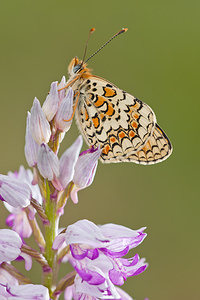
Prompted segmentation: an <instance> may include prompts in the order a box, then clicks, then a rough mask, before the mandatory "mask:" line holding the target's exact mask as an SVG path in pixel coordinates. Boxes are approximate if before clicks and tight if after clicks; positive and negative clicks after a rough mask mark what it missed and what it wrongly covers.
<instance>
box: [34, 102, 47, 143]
mask: <svg viewBox="0 0 200 300" xmlns="http://www.w3.org/2000/svg"><path fill="white" fill-rule="evenodd" d="M30 126H31V132H32V135H33V138H34V140H35V141H36V142H37V143H38V144H39V145H40V144H42V143H48V142H49V139H50V136H51V128H50V125H49V122H48V121H47V119H46V116H45V114H44V112H43V110H42V108H41V106H40V102H39V100H38V99H37V98H35V99H34V101H33V106H32V108H31V120H30Z"/></svg>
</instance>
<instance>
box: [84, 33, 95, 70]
mask: <svg viewBox="0 0 200 300" xmlns="http://www.w3.org/2000/svg"><path fill="white" fill-rule="evenodd" d="M94 31H95V28H91V29H90V32H89V35H88V39H87V42H86V45H85V51H84V54H83V59H82V64H83V62H84V59H85V55H86V51H87V46H88V42H89V39H90V36H91V34H92V33H93V32H94Z"/></svg>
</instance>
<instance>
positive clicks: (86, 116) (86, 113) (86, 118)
mask: <svg viewBox="0 0 200 300" xmlns="http://www.w3.org/2000/svg"><path fill="white" fill-rule="evenodd" d="M88 119H89V116H88V112H87V110H86V109H85V120H86V121H88Z"/></svg>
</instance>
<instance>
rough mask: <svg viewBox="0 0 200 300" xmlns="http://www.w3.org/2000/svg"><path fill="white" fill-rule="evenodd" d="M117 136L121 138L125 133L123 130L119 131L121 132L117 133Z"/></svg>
mask: <svg viewBox="0 0 200 300" xmlns="http://www.w3.org/2000/svg"><path fill="white" fill-rule="evenodd" d="M119 137H120V139H122V138H123V137H125V133H124V132H123V131H121V132H120V133H119Z"/></svg>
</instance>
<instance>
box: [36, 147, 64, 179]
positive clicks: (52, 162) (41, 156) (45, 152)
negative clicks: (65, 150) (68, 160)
mask: <svg viewBox="0 0 200 300" xmlns="http://www.w3.org/2000/svg"><path fill="white" fill-rule="evenodd" d="M37 166H38V170H39V172H40V174H41V175H42V176H43V177H44V178H45V179H48V180H50V181H52V180H53V179H54V177H58V175H59V160H58V157H57V155H56V154H55V153H54V152H53V151H52V150H51V149H50V148H49V146H48V145H47V144H41V146H40V150H39V153H38V164H37Z"/></svg>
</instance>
